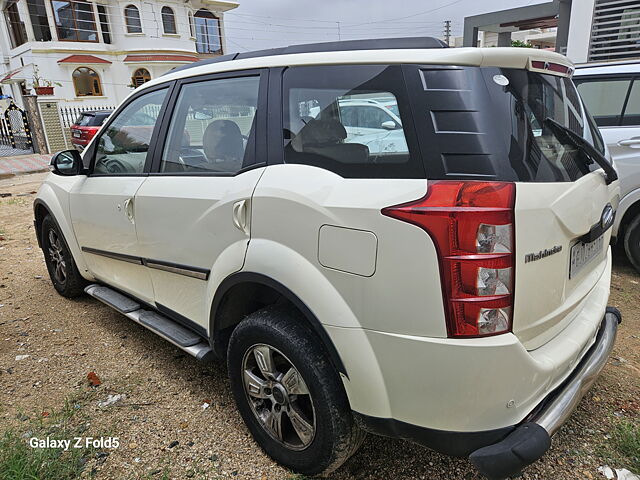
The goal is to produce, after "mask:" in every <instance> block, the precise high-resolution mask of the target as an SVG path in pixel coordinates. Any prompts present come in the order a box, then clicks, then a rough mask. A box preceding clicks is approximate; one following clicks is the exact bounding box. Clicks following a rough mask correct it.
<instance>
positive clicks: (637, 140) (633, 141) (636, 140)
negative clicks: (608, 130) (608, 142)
mask: <svg viewBox="0 0 640 480" xmlns="http://www.w3.org/2000/svg"><path fill="white" fill-rule="evenodd" d="M618 145H620V146H621V147H632V148H633V147H634V146H636V145H637V146H640V137H633V138H629V139H627V140H620V141H619V142H618Z"/></svg>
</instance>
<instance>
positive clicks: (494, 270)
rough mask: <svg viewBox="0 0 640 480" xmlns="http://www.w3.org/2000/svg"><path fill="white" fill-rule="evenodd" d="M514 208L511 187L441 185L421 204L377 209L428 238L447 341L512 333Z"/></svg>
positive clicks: (431, 189) (501, 184)
mask: <svg viewBox="0 0 640 480" xmlns="http://www.w3.org/2000/svg"><path fill="white" fill-rule="evenodd" d="M514 203H515V185H514V184H513V183H506V182H467V181H449V180H443V181H434V182H430V183H429V188H428V191H427V194H426V195H425V196H424V197H423V198H421V199H420V200H416V201H413V202H409V203H405V204H401V205H396V206H392V207H387V208H384V209H383V210H382V214H383V215H386V216H389V217H392V218H395V219H398V220H402V221H405V222H409V223H412V224H414V225H417V226H418V227H420V228H422V229H423V230H425V231H426V232H427V233H428V234H429V235H430V236H431V238H432V240H433V242H434V244H435V247H436V250H437V252H438V259H439V263H440V278H441V282H442V292H443V298H444V302H445V313H446V318H447V332H448V334H449V336H450V337H478V336H488V335H498V334H501V333H506V332H509V331H511V325H512V318H511V315H512V311H513V291H514V279H515V276H514V251H515V245H514V233H515V232H514V213H513V207H514Z"/></svg>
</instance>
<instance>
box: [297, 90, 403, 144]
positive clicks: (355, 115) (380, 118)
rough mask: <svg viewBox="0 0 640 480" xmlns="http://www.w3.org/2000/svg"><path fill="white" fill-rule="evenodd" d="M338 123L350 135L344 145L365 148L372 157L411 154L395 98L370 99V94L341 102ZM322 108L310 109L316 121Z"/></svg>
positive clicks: (339, 103) (350, 96) (341, 99)
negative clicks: (353, 144) (374, 155)
mask: <svg viewBox="0 0 640 480" xmlns="http://www.w3.org/2000/svg"><path fill="white" fill-rule="evenodd" d="M338 110H339V120H340V123H341V124H342V125H343V126H344V129H345V130H346V132H347V136H346V138H345V139H344V142H345V143H358V144H362V145H366V146H367V148H368V149H369V154H370V155H371V154H380V153H382V154H390V153H396V154H402V155H407V154H408V153H409V147H408V146H407V142H406V140H405V137H404V132H403V130H402V120H401V119H400V117H399V116H398V115H399V111H398V103H397V102H396V100H395V98H394V97H388V98H384V97H383V98H370V94H366V93H365V94H361V95H358V94H355V95H349V97H348V98H339V99H338ZM319 113H320V107H318V106H316V107H312V108H310V109H309V115H310V116H311V117H313V118H316V117H317V116H318V114H319Z"/></svg>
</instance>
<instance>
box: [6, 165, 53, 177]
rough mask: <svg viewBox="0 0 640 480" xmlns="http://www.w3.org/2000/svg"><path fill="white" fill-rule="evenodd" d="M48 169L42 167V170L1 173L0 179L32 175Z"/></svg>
mask: <svg viewBox="0 0 640 480" xmlns="http://www.w3.org/2000/svg"><path fill="white" fill-rule="evenodd" d="M48 171H49V169H48V168H41V169H40V170H29V171H27V172H11V173H0V180H6V179H8V178H13V177H20V176H22V175H31V174H32V173H43V172H48Z"/></svg>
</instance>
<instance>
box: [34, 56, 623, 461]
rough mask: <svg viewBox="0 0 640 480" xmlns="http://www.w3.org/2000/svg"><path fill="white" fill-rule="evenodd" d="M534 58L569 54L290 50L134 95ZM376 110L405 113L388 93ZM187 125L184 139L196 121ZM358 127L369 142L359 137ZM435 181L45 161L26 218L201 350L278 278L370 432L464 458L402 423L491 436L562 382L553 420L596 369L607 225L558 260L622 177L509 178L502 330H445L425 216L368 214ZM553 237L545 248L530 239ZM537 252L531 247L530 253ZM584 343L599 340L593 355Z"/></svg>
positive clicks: (100, 279) (190, 74)
mask: <svg viewBox="0 0 640 480" xmlns="http://www.w3.org/2000/svg"><path fill="white" fill-rule="evenodd" d="M533 62H542V63H543V64H545V65H548V64H559V65H563V66H567V67H568V68H569V69H571V68H572V66H571V64H570V63H569V61H568V60H567V59H566V58H565V57H563V56H560V55H557V54H554V53H550V52H547V51H542V50H530V49H510V48H488V49H467V48H459V49H446V48H443V49H432V50H429V49H417V48H416V49H400V50H397V49H396V50H394V49H388V50H385V49H382V50H357V51H333V52H311V53H294V54H282V55H267V56H257V57H253V58H242V59H236V60H233V61H222V62H218V63H210V64H205V65H201V66H194V67H193V68H188V69H184V70H182V71H177V72H174V73H169V74H167V75H165V76H163V77H160V78H158V79H155V80H152V81H151V82H148V83H146V84H145V85H144V86H143V87H141V88H139V89H137V90H136V91H135V92H134V93H133V94H132V96H131V99H136V98H138V97H140V96H141V95H144V94H145V92H152V91H154V89H158V88H162V87H163V86H164V85H172V84H173V82H181V81H193V80H196V79H198V78H200V77H203V78H205V77H206V76H211V75H213V74H219V75H222V76H224V75H226V74H233V73H237V72H242V71H251V72H255V71H256V70H266V69H274V71H275V70H277V69H281V67H287V68H289V69H291V68H294V67H307V66H349V65H369V64H370V65H400V64H409V65H434V66H442V65H455V66H456V68H463V67H470V68H485V67H487V68H497V69H500V68H502V69H520V70H523V69H528V70H530V71H538V72H542V73H544V74H549V75H559V76H562V75H565V76H566V74H558V73H557V72H550V71H545V70H544V69H540V68H536V67H534V65H535V64H534V63H533ZM545 68H546V67H545ZM569 73H570V72H569ZM206 78H209V77H206ZM495 81H496V82H498V81H500V80H495ZM169 88H173V87H169ZM176 88H177V87H176ZM261 95H262V93H261ZM171 98H172V100H166V101H169V102H171V101H174V99H173V97H171ZM261 98H262V97H261ZM130 101H131V100H126V101H125V102H124V103H125V104H127V103H128V102H130ZM376 101H377V102H379V103H380V100H376ZM348 104H352V105H361V104H363V103H362V102H361V101H359V100H358V101H344V102H343V101H341V103H340V107H342V106H344V105H348ZM381 105H383V104H382V103H381ZM163 108H166V106H165V107H163ZM380 108H383V109H385V111H386V112H387V113H388V114H389V116H390V118H391V119H392V120H394V121H396V122H397V123H398V124H400V125H402V122H401V120H400V118H398V117H397V116H396V115H394V114H393V113H392V112H390V111H389V110H388V109H387V108H386V107H385V106H380ZM121 111H122V107H121V108H120V109H118V110H117V111H116V112H115V113H114V114H113V115H112V117H111V118H110V120H109V122H107V124H106V126H104V127H103V128H102V130H101V132H100V133H98V134H97V135H96V137H95V138H94V140H93V142H92V144H91V145H90V146H89V147H88V148H87V149H86V150H85V151H84V153H83V155H84V159H85V161H87V162H90V161H91V158H90V156H91V155H93V154H94V153H93V152H94V151H95V149H96V148H98V147H97V146H96V145H97V143H98V142H99V141H100V140H99V139H100V137H101V134H104V132H105V131H108V129H109V123H110V122H113V121H114V119H117V118H118V115H119V113H120V112H121ZM414 115H415V113H414ZM437 120H438V121H439V122H444V120H445V119H444V117H438V119H437ZM164 121H165V123H166V121H167V119H166V118H165V120H164ZM270 121H271V120H270ZM159 122H160V121H159ZM158 125H159V124H158ZM163 125H164V124H163ZM442 125H444V124H442ZM585 125H586V124H585ZM156 128H161V127H158V126H156ZM162 128H165V127H162ZM189 128H190V130H189V136H190V138H193V137H194V134H193V133H192V131H195V130H194V128H195V127H189ZM242 128H243V127H241V129H242ZM260 128H262V127H260ZM266 128H269V127H266ZM585 128H587V127H586V126H585ZM443 129H444V130H447V128H444V127H443ZM186 130H187V128H186V127H185V131H186ZM444 130H443V131H444ZM261 131H263V132H264V131H266V130H261ZM347 132H348V134H349V138H348V139H347V140H346V141H345V142H344V143H350V142H353V143H364V144H366V145H367V146H368V148H369V153H370V154H371V155H373V156H376V155H378V154H381V153H384V152H385V150H389V148H388V146H389V145H390V144H391V143H393V144H395V146H394V147H393V148H392V150H393V149H394V150H393V151H394V152H401V151H408V150H409V147H408V146H407V142H406V141H405V140H404V135H402V138H400V139H397V140H394V139H392V138H391V137H392V136H393V135H396V133H394V132H402V129H400V130H385V131H384V135H385V136H384V140H382V141H381V140H380V134H381V132H380V131H373V132H364V131H360V132H356V131H352V132H349V129H347ZM243 133H244V132H243ZM360 137H363V138H365V139H368V138H369V137H371V139H370V140H368V141H365V142H360V141H359V138H360ZM376 138H377V140H376ZM257 141H258V149H257V156H258V157H260V156H264V157H265V158H263V159H259V161H260V162H264V161H265V159H266V156H267V155H266V150H265V151H262V150H260V148H261V147H260V145H263V144H262V143H261V142H260V140H259V139H258V140H257ZM403 142H404V143H403ZM265 145H266V144H265ZM376 145H377V146H376ZM109 148H111V147H109ZM153 148H154V145H152V146H151V147H150V151H151V150H153ZM245 148H246V139H245ZM196 150H197V149H196ZM194 155H195V156H198V152H195V153H194ZM154 158H155V157H154ZM147 161H148V162H149V160H147ZM154 165H155V164H154ZM149 168H155V167H153V166H151V167H149V166H147V170H148V169H149ZM478 178H480V177H477V176H476V177H472V178H471V180H477V179H478ZM480 179H481V178H480ZM436 183H437V182H433V183H432V180H431V179H426V178H348V177H345V176H341V175H338V174H336V173H334V172H332V171H329V170H326V169H322V168H318V167H317V166H312V165H305V164H293V163H289V164H287V163H279V164H268V162H267V163H261V164H260V165H256V166H255V167H254V168H250V169H247V170H246V171H241V173H240V174H236V175H215V174H213V175H199V176H198V175H188V174H180V175H169V174H153V173H152V174H150V175H149V174H147V173H144V174H140V175H133V174H130V175H106V176H105V175H92V174H90V173H89V174H87V172H85V173H83V174H80V175H75V176H68V177H67V176H61V175H55V174H51V175H50V176H49V177H48V178H47V179H46V181H45V182H44V184H43V185H42V187H41V189H40V191H39V193H38V198H37V200H36V207H35V208H36V222H41V221H42V218H43V216H44V215H46V214H47V213H48V214H50V215H51V216H53V217H54V218H55V221H56V222H57V224H58V225H59V228H60V230H61V233H62V234H63V236H64V238H65V239H66V243H67V244H68V246H69V249H70V251H71V253H72V255H73V259H74V260H75V263H76V265H77V267H78V270H79V272H80V274H81V275H82V277H84V278H85V279H86V280H87V281H90V282H96V283H99V284H101V285H106V286H109V287H113V288H114V289H115V290H117V291H119V292H123V293H124V294H126V295H128V296H130V297H131V298H133V299H135V300H137V301H139V302H140V304H141V305H147V306H149V308H154V309H156V310H157V311H159V312H160V313H162V314H164V315H167V316H171V315H173V318H175V319H177V320H176V321H178V320H179V321H180V322H186V323H187V324H188V325H189V326H190V327H191V329H192V330H193V331H195V332H197V333H199V334H200V335H201V336H202V338H203V339H205V340H206V341H209V340H210V342H211V346H212V347H213V348H214V350H215V347H216V345H217V344H216V341H217V340H216V338H215V334H216V332H217V328H218V326H217V325H216V322H222V323H224V326H225V327H228V326H229V325H231V324H233V322H236V323H237V322H240V320H241V318H234V319H230V318H225V319H220V318H218V317H217V316H216V314H215V313H216V309H217V308H218V307H219V306H220V305H221V303H224V302H223V299H222V297H224V295H226V294H227V293H228V292H229V291H230V290H229V287H230V286H231V287H233V286H236V287H237V286H238V285H242V284H243V282H256V283H260V284H261V285H264V286H265V288H266V286H269V288H276V287H277V288H280V287H283V290H282V292H284V291H285V290H286V295H290V296H291V298H293V299H295V301H294V302H293V303H295V304H296V305H298V304H299V305H303V306H304V308H302V307H301V309H302V310H303V311H304V312H308V313H309V314H310V315H309V316H312V317H313V318H314V319H316V321H317V323H314V324H313V327H314V329H315V330H316V331H317V332H318V335H319V336H320V337H321V338H322V339H323V342H324V344H325V346H326V349H327V351H328V352H329V359H328V360H329V361H331V362H333V364H334V365H335V367H336V369H337V370H338V371H339V372H340V378H341V381H342V384H343V386H344V390H345V392H346V394H347V397H348V401H349V405H350V408H351V410H352V411H353V412H356V413H357V414H358V416H359V418H361V419H364V420H362V421H363V422H364V423H367V420H369V423H368V424H367V428H368V429H369V430H375V431H377V432H382V433H385V434H390V435H397V436H402V437H405V438H413V439H414V440H418V441H421V442H422V443H425V444H429V445H430V446H432V447H434V448H440V449H441V450H443V451H447V452H449V453H456V454H462V455H467V454H468V453H469V451H467V450H464V448H462V449H458V450H457V449H456V448H455V447H446V446H441V447H438V445H435V444H434V442H433V441H431V442H429V441H427V440H424V439H423V438H422V437H421V436H420V434H418V433H415V434H414V433H413V432H414V431H420V432H423V433H424V432H427V433H425V435H427V436H429V435H431V434H433V435H435V437H434V438H438V439H439V438H440V437H439V436H438V435H440V434H442V433H443V432H455V434H460V435H462V436H464V435H465V434H474V432H493V434H492V436H491V438H492V440H491V441H489V442H488V443H486V444H491V443H496V442H498V441H500V440H501V439H502V438H504V437H505V435H506V434H507V433H509V432H511V431H512V430H514V428H517V427H518V426H519V425H521V424H522V422H523V421H527V420H526V419H527V418H529V416H530V414H531V413H532V412H533V411H535V410H536V407H537V406H538V405H541V404H543V403H544V402H545V399H547V398H549V396H550V394H551V393H552V392H554V391H556V389H558V388H559V387H561V388H560V390H561V393H562V392H564V393H563V395H564V396H562V395H561V397H562V398H563V399H565V400H567V401H570V402H573V403H571V409H569V410H567V408H568V407H567V406H566V405H565V406H564V407H562V408H561V409H560V410H559V411H560V413H559V414H558V415H560V416H562V420H564V419H566V416H567V415H568V414H569V413H570V411H571V410H572V409H573V407H575V403H577V401H578V400H579V399H580V397H581V396H582V393H584V389H585V388H587V387H588V386H589V385H590V382H592V381H593V378H591V377H594V375H593V374H592V375H591V377H589V379H590V381H586V380H585V378H586V377H584V376H581V375H580V374H579V372H578V371H579V370H580V368H585V367H584V366H585V365H587V366H589V365H590V366H589V368H592V367H593V365H595V364H596V363H597V366H598V368H597V370H598V371H599V368H601V367H602V358H605V359H606V355H608V353H609V351H610V348H611V345H612V343H613V339H612V337H611V335H613V337H615V327H613V326H612V325H613V324H617V322H614V321H613V319H614V316H613V315H611V314H608V315H606V316H605V309H606V306H607V300H608V297H609V288H610V277H611V255H610V252H609V248H608V245H609V239H610V237H611V229H608V230H605V231H604V232H603V233H602V236H601V241H602V245H600V248H601V250H599V251H598V253H597V255H596V256H595V257H594V258H593V259H592V260H590V261H589V262H588V263H587V266H585V267H582V269H581V270H580V272H578V273H574V275H573V276H572V278H569V264H570V261H571V257H570V255H571V251H572V248H571V247H572V246H573V245H574V244H576V242H577V241H578V240H577V239H579V238H581V237H583V236H584V235H585V234H587V233H588V232H590V229H592V228H593V226H594V225H598V223H599V222H600V221H601V218H602V213H603V207H605V206H606V205H607V204H611V205H612V206H613V208H616V207H617V206H618V201H619V187H618V184H617V182H613V183H611V184H609V185H608V184H607V183H605V181H604V174H603V172H602V170H595V171H593V172H591V173H588V174H585V175H584V176H582V177H580V178H578V179H577V180H575V181H572V182H566V181H565V182H547V183H535V182H517V181H516V182H515V183H514V185H515V208H514V210H513V215H514V219H515V231H514V233H513V235H514V239H515V246H516V247H515V252H512V253H513V259H514V260H513V262H514V263H513V266H512V268H513V269H514V270H512V271H515V272H516V273H515V291H513V292H512V297H511V298H512V302H514V303H513V305H512V309H513V310H512V322H513V323H512V325H511V327H510V328H509V330H508V331H506V332H505V333H503V334H500V335H493V336H486V337H482V336H481V337H478V338H451V336H450V335H449V334H448V329H447V315H448V314H447V311H446V308H445V307H444V306H443V284H442V281H443V280H442V278H441V275H440V273H439V272H440V262H441V261H442V259H441V258H440V255H439V253H438V249H437V248H436V245H435V244H434V241H433V240H432V238H431V237H430V236H429V235H428V234H426V233H425V231H424V230H423V229H421V228H417V227H416V226H415V225H412V224H411V223H407V222H402V221H399V220H398V219H396V218H390V217H389V216H388V215H382V214H381V211H383V210H384V209H386V208H388V207H390V206H394V205H396V206H397V205H401V204H404V203H406V202H413V201H416V199H420V198H422V197H424V196H425V192H426V191H427V185H428V186H429V189H431V188H432V185H434V184H436ZM38 228H40V227H38ZM38 231H40V230H38ZM556 246H557V248H556V250H557V251H554V252H553V253H549V255H547V254H545V253H543V252H544V251H545V249H552V248H554V247H556ZM594 249H595V247H594ZM538 252H540V255H539V259H537V260H536V261H531V258H528V254H538ZM546 257H548V258H546ZM282 292H281V293H282ZM513 299H514V300H513ZM296 302H298V303H296ZM129 316H130V317H131V318H133V317H132V316H131V315H129ZM603 319H604V321H603ZM229 322H231V323H229ZM607 322H608V323H607ZM607 328H608V329H609V330H608V331H605V330H606V329H607ZM599 331H600V333H598V332H599ZM602 332H604V334H603V333H602ZM603 335H604V336H603ZM607 335H609V336H607ZM603 338H604V340H603ZM205 340H203V342H204V343H206V341H205ZM594 345H595V346H594ZM592 347H593V348H592ZM596 347H598V348H600V349H603V348H604V350H603V351H600V353H597V352H596V353H594V349H595V350H597V348H596ZM588 352H589V354H588V355H587V353H588ZM589 362H591V363H589ZM594 362H595V363H594ZM598 362H599V363H598ZM593 368H595V367H593ZM576 372H578V373H576ZM592 373H593V372H592ZM596 373H597V371H596ZM567 382H578V385H580V388H579V390H580V392H579V393H575V392H574V393H573V394H571V395H569V394H568V393H567V388H568V387H567ZM553 408H559V407H557V406H555V407H549V409H553ZM549 409H547V410H545V411H549ZM554 412H556V413H558V412H557V411H556V410H554ZM546 422H547V423H545V420H540V422H539V425H542V427H543V428H545V429H546V431H547V433H548V435H549V436H550V435H552V434H553V433H555V431H556V430H557V428H559V426H560V424H561V421H559V420H558V419H556V420H553V421H548V420H546ZM375 425H378V428H376V427H375ZM405 427H406V428H405ZM429 432H430V433H429ZM435 443H438V442H435ZM445 443H446V442H445ZM480 446H483V445H480ZM477 448H478V445H476V446H475V447H474V448H473V450H475V449H477ZM461 452H462V453H461ZM478 465H479V464H478ZM479 468H481V470H482V471H484V472H487V471H490V470H486V469H484V470H483V468H484V467H482V466H480V465H479Z"/></svg>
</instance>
